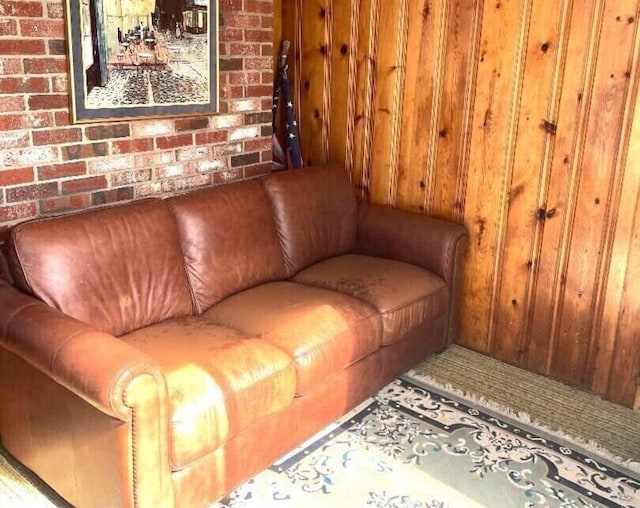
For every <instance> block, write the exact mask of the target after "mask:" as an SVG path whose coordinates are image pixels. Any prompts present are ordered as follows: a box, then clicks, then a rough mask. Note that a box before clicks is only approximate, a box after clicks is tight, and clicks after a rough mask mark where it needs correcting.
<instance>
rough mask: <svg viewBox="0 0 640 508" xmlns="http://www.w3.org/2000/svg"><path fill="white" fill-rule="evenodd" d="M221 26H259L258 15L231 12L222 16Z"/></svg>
mask: <svg viewBox="0 0 640 508" xmlns="http://www.w3.org/2000/svg"><path fill="white" fill-rule="evenodd" d="M223 20H224V23H223V26H225V27H234V28H257V27H259V26H260V16H251V15H250V14H238V13H233V14H229V15H227V16H223Z"/></svg>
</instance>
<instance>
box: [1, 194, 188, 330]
mask: <svg viewBox="0 0 640 508" xmlns="http://www.w3.org/2000/svg"><path fill="white" fill-rule="evenodd" d="M177 238H178V235H177V230H176V225H175V221H174V220H173V217H172V215H171V212H170V210H169V208H168V207H167V204H166V203H165V202H163V201H161V200H156V199H148V200H142V201H139V202H135V203H131V204H128V205H124V206H114V207H110V208H100V209H94V210H91V211H87V212H81V213H77V214H74V215H68V216H66V217H57V218H55V219H41V220H35V221H30V222H25V223H22V224H19V225H17V226H16V227H15V228H13V229H12V230H11V235H10V237H9V242H8V244H7V258H8V261H9V264H10V267H11V269H12V274H13V276H14V278H15V279H16V283H17V285H18V287H19V288H20V289H21V290H23V291H24V292H26V293H29V294H32V295H34V296H35V297H36V298H38V299H40V300H42V301H43V302H45V303H47V304H48V305H50V306H52V307H55V308H56V309H58V310H60V311H62V312H63V313H65V314H67V315H69V316H72V317H74V318H76V319H78V320H80V321H83V322H85V323H88V324H90V325H91V326H93V327H95V328H96V329H98V330H102V331H104V332H107V333H111V334H113V335H121V334H123V333H126V332H129V331H131V330H135V329H137V328H141V327H143V326H146V325H149V324H152V323H156V322H158V321H162V320H163V319H169V318H172V317H179V316H185V315H188V314H191V313H192V304H191V294H190V292H189V286H188V284H187V278H186V275H185V272H184V261H183V258H182V253H181V251H180V246H179V243H178V241H177Z"/></svg>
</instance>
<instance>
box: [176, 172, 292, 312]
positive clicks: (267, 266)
mask: <svg viewBox="0 0 640 508" xmlns="http://www.w3.org/2000/svg"><path fill="white" fill-rule="evenodd" d="M168 202H169V205H170V206H171V208H172V209H173V212H174V214H175V217H176V221H177V223H178V231H179V233H180V243H181V245H182V251H183V253H184V258H185V263H186V267H187V273H188V274H189V280H190V282H191V287H192V288H193V293H194V297H195V301H196V305H197V309H198V312H200V313H202V312H204V311H205V310H207V309H208V308H209V307H211V306H212V305H213V304H215V303H217V302H219V301H220V300H222V299H223V298H226V297H227V296H230V295H232V294H233V293H237V292H238V291H242V290H243V289H247V288H249V287H252V286H256V285H258V284H261V283H263V282H271V281H274V280H279V279H283V278H284V277H285V266H284V259H283V257H282V251H281V250H280V244H279V242H278V236H277V234H276V227H275V221H274V219H273V211H272V207H271V202H270V200H269V198H268V196H267V194H266V192H265V190H264V187H263V186H262V184H261V182H259V181H251V182H242V183H239V184H231V185H227V186H224V187H213V188H209V189H203V190H200V191H196V192H192V193H189V194H186V195H182V196H178V197H175V198H170V199H169V200H168Z"/></svg>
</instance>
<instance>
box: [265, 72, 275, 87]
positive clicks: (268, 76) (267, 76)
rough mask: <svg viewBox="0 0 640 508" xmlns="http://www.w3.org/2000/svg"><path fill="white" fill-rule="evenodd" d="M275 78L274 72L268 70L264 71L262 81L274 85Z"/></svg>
mask: <svg viewBox="0 0 640 508" xmlns="http://www.w3.org/2000/svg"><path fill="white" fill-rule="evenodd" d="M273 80H274V75H273V72H271V71H267V72H263V73H262V82H263V83H270V84H272V85H273Z"/></svg>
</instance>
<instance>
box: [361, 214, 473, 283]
mask: <svg viewBox="0 0 640 508" xmlns="http://www.w3.org/2000/svg"><path fill="white" fill-rule="evenodd" d="M467 245H468V234H467V230H466V229H465V228H464V227H463V226H461V225H460V224H456V223H453V222H447V221H443V220H439V219H434V218H433V217H426V216H424V215H417V214H413V213H409V212H405V211H402V210H396V209H393V208H388V207H384V206H378V205H370V204H366V203H361V204H360V208H359V214H358V240H357V249H358V252H359V253H361V254H366V255H369V256H377V257H382V258H388V259H395V260H397V261H404V262H406V263H411V264H414V265H417V266H420V267H422V268H425V269H426V270H429V271H431V272H433V273H435V274H437V275H439V276H440V277H442V278H443V279H444V280H445V282H447V285H451V284H452V282H453V281H454V278H455V272H456V268H458V267H457V266H456V265H457V264H459V263H460V262H461V256H462V254H463V253H464V251H465V250H466V248H467Z"/></svg>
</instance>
